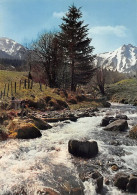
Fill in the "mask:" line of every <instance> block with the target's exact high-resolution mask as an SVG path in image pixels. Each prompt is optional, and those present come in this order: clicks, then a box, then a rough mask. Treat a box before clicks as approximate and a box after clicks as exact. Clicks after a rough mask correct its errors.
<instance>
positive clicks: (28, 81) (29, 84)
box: [28, 79, 30, 89]
mask: <svg viewBox="0 0 137 195" xmlns="http://www.w3.org/2000/svg"><path fill="white" fill-rule="evenodd" d="M28 89H30V80H29V79H28Z"/></svg>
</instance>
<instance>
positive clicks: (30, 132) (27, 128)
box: [15, 123, 42, 139]
mask: <svg viewBox="0 0 137 195" xmlns="http://www.w3.org/2000/svg"><path fill="white" fill-rule="evenodd" d="M15 132H16V133H17V135H16V138H18V139H34V138H38V137H41V136H42V134H41V132H40V131H39V129H38V128H37V127H36V126H34V125H33V124H31V123H30V124H25V125H24V126H22V127H20V128H19V129H17V130H15Z"/></svg>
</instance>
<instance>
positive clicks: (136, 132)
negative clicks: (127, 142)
mask: <svg viewBox="0 0 137 195" xmlns="http://www.w3.org/2000/svg"><path fill="white" fill-rule="evenodd" d="M129 137H130V138H133V139H137V125H135V126H134V127H132V129H131V130H130V131H129Z"/></svg>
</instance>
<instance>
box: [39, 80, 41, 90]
mask: <svg viewBox="0 0 137 195" xmlns="http://www.w3.org/2000/svg"><path fill="white" fill-rule="evenodd" d="M39 86H40V90H41V91H42V85H41V83H40V82H39Z"/></svg>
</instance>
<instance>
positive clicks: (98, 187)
mask: <svg viewBox="0 0 137 195" xmlns="http://www.w3.org/2000/svg"><path fill="white" fill-rule="evenodd" d="M91 177H92V178H93V179H94V180H96V182H95V183H96V192H97V193H101V191H102V189H103V176H102V175H101V174H100V173H99V172H98V171H96V172H94V173H93V174H92V176H91Z"/></svg>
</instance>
